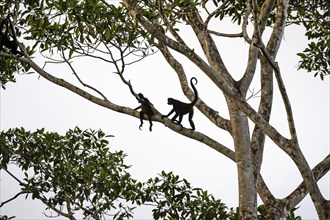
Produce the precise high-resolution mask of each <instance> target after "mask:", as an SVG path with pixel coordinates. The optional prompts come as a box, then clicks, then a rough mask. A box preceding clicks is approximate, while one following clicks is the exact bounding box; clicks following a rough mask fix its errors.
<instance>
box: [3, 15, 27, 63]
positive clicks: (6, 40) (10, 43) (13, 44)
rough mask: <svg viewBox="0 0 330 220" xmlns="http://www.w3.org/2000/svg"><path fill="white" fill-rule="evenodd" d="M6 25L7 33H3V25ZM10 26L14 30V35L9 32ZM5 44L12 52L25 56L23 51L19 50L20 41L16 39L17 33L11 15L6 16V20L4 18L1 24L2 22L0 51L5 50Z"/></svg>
mask: <svg viewBox="0 0 330 220" xmlns="http://www.w3.org/2000/svg"><path fill="white" fill-rule="evenodd" d="M4 26H5V33H3V32H2V31H3V27H4ZM9 26H10V29H11V32H12V36H10V33H9ZM10 37H11V38H13V40H10ZM3 46H5V47H6V48H8V49H9V50H10V51H11V53H13V54H15V55H17V56H23V53H22V52H20V51H18V50H17V49H18V46H19V45H18V42H17V39H16V34H15V30H14V27H13V24H12V23H11V21H10V18H9V15H8V16H7V18H5V19H4V20H2V22H1V24H0V51H4V52H5V50H4V48H3Z"/></svg>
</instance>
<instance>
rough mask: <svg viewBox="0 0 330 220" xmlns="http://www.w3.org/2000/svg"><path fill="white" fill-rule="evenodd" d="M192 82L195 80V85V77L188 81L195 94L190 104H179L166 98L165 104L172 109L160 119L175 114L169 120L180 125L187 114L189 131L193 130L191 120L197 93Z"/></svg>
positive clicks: (177, 101)
mask: <svg viewBox="0 0 330 220" xmlns="http://www.w3.org/2000/svg"><path fill="white" fill-rule="evenodd" d="M193 80H195V85H196V84H197V82H198V81H197V79H196V78H195V77H192V78H191V79H190V85H191V87H192V88H193V90H194V92H195V97H194V100H193V101H192V102H191V103H184V102H181V101H179V100H176V99H173V98H168V99H167V104H168V105H172V106H173V109H172V110H171V111H170V112H169V113H168V114H167V115H166V116H165V115H163V116H162V118H164V117H169V116H170V115H171V114H172V113H173V112H175V114H174V116H173V118H172V119H171V120H172V121H173V122H176V123H178V124H180V125H181V121H182V118H183V116H184V115H185V114H188V113H189V116H188V117H189V123H190V126H191V129H192V130H195V124H194V122H193V120H192V118H193V116H194V105H195V104H196V102H197V100H198V92H197V89H196V87H195V85H194V83H193ZM177 117H179V120H178V121H176V118H177ZM181 127H182V125H181ZM181 130H182V129H181Z"/></svg>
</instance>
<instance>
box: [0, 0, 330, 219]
mask: <svg viewBox="0 0 330 220" xmlns="http://www.w3.org/2000/svg"><path fill="white" fill-rule="evenodd" d="M310 6H312V7H310ZM32 9H33V10H32ZM305 9H308V10H305ZM9 11H10V12H12V14H13V16H11V17H12V22H13V23H14V24H17V26H18V27H20V28H19V29H18V30H17V31H16V35H17V36H18V37H20V36H23V37H24V38H25V39H26V40H28V42H29V43H30V45H31V46H28V47H25V46H24V45H23V44H20V48H21V50H22V51H23V53H24V56H23V57H18V56H15V55H13V54H10V53H7V52H1V53H0V55H1V64H2V65H1V68H2V69H1V73H2V74H1V82H2V86H3V87H4V86H5V83H7V82H8V81H13V80H14V77H13V71H18V72H28V71H30V69H31V68H32V69H33V71H35V72H37V73H38V74H39V75H40V76H42V77H44V78H45V79H47V80H49V81H50V82H52V83H54V84H57V85H59V86H62V87H64V88H66V89H68V90H70V91H72V92H74V93H76V94H78V95H80V96H82V97H83V98H85V99H87V100H89V101H91V102H93V103H95V104H98V105H100V106H103V107H105V108H108V109H110V110H113V111H116V112H119V113H123V114H127V115H130V116H133V117H139V114H138V112H137V111H134V110H133V109H132V108H130V107H126V106H122V105H119V104H116V103H114V102H112V101H111V100H109V98H108V97H107V96H106V95H104V93H103V92H102V91H101V90H99V89H97V88H94V87H92V86H90V85H89V84H87V83H85V82H84V81H83V80H82V79H81V77H80V74H79V73H78V71H77V70H76V69H75V67H74V65H73V61H75V60H77V59H80V58H83V57H89V58H90V59H99V60H101V61H104V62H105V63H108V64H110V65H112V70H113V69H114V71H115V73H116V74H117V75H118V77H120V79H121V81H122V82H123V83H124V84H125V85H127V87H128V88H129V89H130V91H131V93H132V95H134V96H135V97H137V95H136V92H135V90H134V85H132V83H131V82H130V81H129V80H127V79H126V78H125V76H124V73H125V70H126V69H127V68H128V66H129V65H133V64H134V63H136V62H138V61H139V60H141V59H144V58H146V57H148V56H149V55H152V54H153V53H154V52H155V51H156V50H159V51H160V52H161V53H162V55H163V57H164V58H165V60H166V61H167V62H168V64H169V65H170V66H171V67H172V68H173V70H174V71H175V72H176V73H177V76H178V78H179V81H180V83H181V87H182V90H183V92H184V94H185V95H186V96H187V97H188V98H189V99H191V100H192V98H193V93H192V91H191V89H190V88H189V86H188V80H187V73H186V70H185V68H184V65H182V64H181V56H183V57H185V58H186V59H187V60H188V61H189V62H191V63H193V64H194V65H196V66H197V67H198V69H199V70H200V71H201V72H203V73H204V74H205V75H206V76H207V77H208V78H209V79H210V80H211V81H212V83H213V84H214V85H215V86H216V87H217V88H218V89H219V90H220V91H221V92H222V94H223V96H224V98H225V100H226V102H227V107H228V113H229V119H226V118H225V117H223V116H221V115H220V114H219V113H218V111H217V110H215V109H213V108H211V107H210V106H209V105H208V104H207V102H206V101H203V100H202V99H199V100H198V102H197V104H196V107H197V108H198V110H199V111H200V112H201V113H202V114H203V115H205V116H206V117H207V118H208V120H210V122H212V123H213V124H214V125H216V126H217V127H219V128H220V129H223V130H225V131H227V132H228V133H229V134H230V135H231V137H232V140H233V143H234V148H235V150H234V151H232V150H230V148H229V147H228V146H225V145H224V144H223V143H220V142H218V141H215V140H214V139H212V138H210V137H209V136H207V134H206V133H202V132H199V131H191V130H189V129H182V130H181V127H180V126H178V125H177V124H176V123H173V122H172V121H171V120H168V119H163V118H162V117H161V116H162V115H161V114H160V113H159V111H158V110H157V109H156V108H154V109H153V110H154V112H155V114H154V116H153V120H154V121H157V122H159V123H163V124H164V125H166V126H167V127H168V128H169V129H171V130H173V131H175V132H177V133H178V134H181V135H184V136H186V137H188V138H192V139H195V140H197V141H199V142H201V143H203V144H205V145H207V146H209V147H210V148H212V149H215V150H216V151H218V152H219V153H221V154H223V155H225V156H227V157H228V158H229V159H231V160H233V161H234V162H235V163H236V164H237V171H238V183H239V212H240V213H239V216H240V219H257V195H259V196H260V197H261V199H262V200H263V202H264V204H265V208H266V210H267V215H268V218H273V219H277V218H280V217H283V216H285V214H286V212H287V210H291V209H293V208H294V207H295V206H296V205H297V204H298V203H299V202H300V201H301V200H302V199H303V198H304V197H305V196H306V194H307V193H308V194H309V195H310V196H311V198H312V201H313V203H314V206H315V209H316V210H317V213H318V215H319V218H320V219H329V213H327V210H329V208H330V207H329V206H330V203H329V201H327V200H326V199H325V198H324V197H323V195H322V194H321V192H320V189H319V187H318V185H317V181H318V180H319V179H320V178H321V177H322V176H324V175H325V174H326V173H327V172H328V171H329V169H330V156H329V155H328V156H326V157H325V159H324V160H322V161H321V162H320V163H319V164H318V165H317V166H316V167H314V168H313V169H311V168H310V166H309V165H308V163H307V160H306V158H305V156H304V155H303V153H302V152H301V149H300V146H299V142H298V136H297V132H296V128H295V123H294V120H293V114H292V109H291V104H290V101H289V98H288V95H287V92H286V88H285V85H284V82H283V79H282V76H281V74H282V72H281V69H280V64H278V63H277V62H276V55H277V52H278V49H279V48H280V45H281V40H282V38H283V34H284V30H285V27H286V26H287V25H289V24H293V23H294V24H302V25H303V26H305V27H306V29H307V31H306V35H307V36H308V37H309V39H312V40H314V41H316V42H313V41H312V42H311V43H310V44H309V48H307V49H306V50H305V51H303V52H302V53H299V54H298V55H299V56H300V57H301V58H302V60H301V62H300V66H299V68H306V69H307V71H310V72H314V73H315V75H320V77H321V78H322V79H323V78H324V76H325V75H327V74H329V71H328V69H329V68H328V66H329V59H328V58H327V56H324V54H327V53H328V51H329V42H330V41H329V34H327V33H329V25H328V24H329V7H328V3H327V2H326V1H313V3H312V4H309V3H305V2H304V1H295V2H289V1H280V0H279V1H274V0H265V1H255V0H253V1H231V0H224V1H180V0H175V1H157V0H156V1H147V0H146V1H130V0H124V1H122V3H119V2H118V3H117V2H115V3H112V2H111V1H105V0H103V1H97V0H94V1H93V0H87V1H74V0H67V1H43V0H41V1H22V3H21V4H18V2H6V3H3V7H2V8H1V15H2V16H1V17H6V16H5V15H6V14H7V13H8V12H9ZM226 17H229V18H230V19H231V22H232V23H233V25H238V26H240V27H241V31H240V33H237V34H232V33H230V34H228V33H223V32H222V31H223V30H221V29H219V28H218V27H219V26H217V25H216V24H218V23H220V24H221V22H225V21H226V20H227V21H228V19H226ZM318 18H320V19H318ZM187 27H190V28H191V29H192V31H193V33H194V34H195V41H194V42H196V45H192V43H191V42H192V41H191V40H190V41H187V40H186V39H185V37H184V30H187V29H186V28H187ZM216 28H217V29H216ZM250 29H252V30H251V31H248V30H250ZM23 30H24V31H23ZM266 32H269V33H270V37H269V38H268V39H267V38H266V37H265V36H264V35H265V33H266ZM12 35H14V34H12ZM190 37H191V36H190ZM215 37H228V38H238V37H240V38H243V39H244V40H245V42H246V43H247V44H248V45H249V50H248V56H247V57H248V58H247V64H246V68H245V71H244V73H243V74H241V75H240V76H239V79H238V80H236V79H235V78H234V76H233V74H231V73H230V72H229V71H228V69H227V68H226V65H225V63H224V61H223V57H222V56H221V51H220V49H219V48H218V45H217V43H216V41H215V40H214V38H215ZM264 39H267V41H266V42H265V43H264V41H265V40H264ZM37 49H39V50H40V51H41V53H42V54H43V55H44V56H46V58H49V59H50V60H48V61H45V64H49V63H50V61H52V62H56V61H57V62H58V63H65V64H67V65H68V67H69V68H70V71H72V72H73V74H74V76H75V77H76V80H77V81H78V82H79V83H80V86H78V85H75V84H74V83H71V82H69V80H65V79H61V78H58V77H56V76H55V75H54V74H52V73H49V72H47V71H45V68H43V67H41V66H39V65H37V64H36V63H35V62H34V60H33V59H32V58H31V56H32V55H33V54H35V50H37ZM180 55H181V56H180ZM315 58H317V59H315ZM257 65H260V70H259V69H258V68H257ZM109 69H110V67H109ZM257 75H258V76H259V77H260V79H261V82H260V87H261V89H260V101H259V107H258V109H257V110H256V109H254V108H253V107H251V105H250V104H249V103H248V99H249V94H248V92H249V89H250V87H251V82H252V79H253V78H254V77H256V76H257ZM274 76H275V78H274ZM275 80H276V83H277V86H278V88H279V91H280V93H281V97H282V99H283V103H284V106H285V110H286V116H287V120H288V128H289V131H290V137H289V138H286V137H285V136H284V135H282V134H281V133H280V132H279V131H277V130H276V129H275V128H274V127H273V126H272V125H271V124H270V123H269V121H270V116H271V111H272V108H273V105H272V104H273V103H272V100H273V94H274V88H273V84H274V83H275ZM252 95H254V94H252ZM249 120H250V121H251V122H252V123H253V126H254V127H253V129H252V131H250V127H249ZM250 134H251V135H250ZM266 137H268V138H270V139H271V140H272V141H273V142H274V143H275V144H276V145H277V146H278V147H279V148H280V149H281V150H283V152H285V153H286V154H287V155H288V156H289V157H290V158H291V159H292V161H293V162H294V164H295V165H296V166H297V168H298V170H299V171H300V173H301V176H302V178H303V183H301V185H299V186H297V188H296V189H295V190H294V191H293V192H292V193H291V194H290V195H288V196H287V197H285V198H283V199H277V198H275V197H274V195H273V194H272V193H271V191H270V190H269V189H268V187H267V185H266V183H265V182H264V181H263V178H262V176H261V174H260V169H261V165H262V161H263V150H264V146H265V139H266Z"/></svg>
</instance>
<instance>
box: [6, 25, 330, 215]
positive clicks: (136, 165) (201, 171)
mask: <svg viewBox="0 0 330 220" xmlns="http://www.w3.org/2000/svg"><path fill="white" fill-rule="evenodd" d="M299 35H300V36H303V32H302V31H301V30H300V29H297V28H295V27H289V28H288V29H287V31H286V34H285V37H284V40H283V42H282V46H281V49H280V51H279V54H278V59H277V61H278V62H279V65H280V68H281V71H282V74H283V79H284V82H285V85H286V87H287V92H288V94H289V98H290V100H291V104H292V108H293V113H294V119H295V123H296V126H297V132H298V137H299V143H300V146H301V148H302V151H303V153H304V154H305V157H306V158H307V160H308V162H309V164H310V166H311V167H312V168H313V167H314V166H315V165H316V164H317V163H319V162H320V161H321V160H322V159H323V158H325V157H326V156H327V154H329V151H330V150H329V146H330V145H329V84H330V81H329V78H328V77H327V78H325V80H324V81H321V80H320V79H319V78H314V77H313V76H312V75H311V74H306V73H305V72H304V71H297V68H296V67H297V63H298V58H297V57H296V55H295V54H296V53H297V52H301V51H302V50H303V49H304V46H305V45H306V41H305V39H304V38H303V37H299ZM217 40H219V39H217ZM236 41H237V42H238V43H237V45H235V46H232V45H229V44H228V43H227V41H226V40H224V39H221V41H220V40H219V46H220V48H221V51H224V52H223V59H224V62H225V63H226V64H227V67H228V69H229V71H230V72H232V73H237V74H240V73H242V72H243V71H244V69H245V65H246V57H247V49H248V48H247V44H244V43H243V40H242V39H239V40H236ZM160 55H161V54H160V53H158V54H157V55H155V56H153V57H150V58H148V59H146V60H144V61H143V62H141V63H138V64H136V65H134V66H132V67H130V68H128V69H127V71H126V74H125V77H126V78H127V79H130V80H131V82H132V84H133V86H134V89H135V91H136V92H142V93H143V94H144V95H145V96H147V97H148V98H149V99H150V101H151V102H152V103H153V104H154V105H155V106H156V108H158V110H160V111H161V112H162V113H163V114H165V113H168V112H169V111H170V106H168V105H167V104H166V99H167V97H174V98H176V99H180V100H182V101H187V99H186V98H185V97H184V95H183V94H182V92H181V90H180V87H179V83H178V81H177V77H176V74H175V73H174V71H173V70H172V69H171V68H170V67H169V66H168V64H167V63H166V61H165V60H164V59H163V58H162V57H161V56H160ZM240 56H241V57H240ZM237 57H239V58H237ZM37 60H38V59H37ZM38 61H39V62H38V63H39V64H40V65H42V64H43V63H42V61H41V60H38ZM182 62H183V63H184V64H185V62H186V60H184V59H183V60H182ZM74 65H77V66H78V65H79V67H78V69H79V70H80V72H81V76H82V78H83V80H85V81H86V82H89V83H90V84H92V85H94V86H95V87H97V88H99V89H100V90H102V91H103V92H104V93H105V94H106V96H107V97H108V98H109V100H111V101H113V102H115V103H117V104H121V105H126V106H130V107H132V108H135V107H137V106H138V103H137V101H136V100H135V98H134V97H132V96H131V95H130V93H129V90H128V88H127V87H126V86H125V85H123V84H120V79H119V78H118V76H116V75H114V74H111V72H112V71H113V70H111V69H110V67H109V66H102V65H101V64H98V63H92V61H90V60H84V62H82V63H74ZM77 66H76V67H77ZM185 67H187V68H186V71H187V72H188V73H189V75H188V77H189V78H190V77H192V76H195V77H197V78H198V84H197V86H196V87H197V89H198V91H199V95H200V98H202V99H203V100H204V101H206V102H207V103H208V104H209V105H210V106H211V107H213V108H214V109H216V110H218V111H219V112H220V114H221V115H222V116H224V117H226V118H228V112H227V109H226V103H225V101H224V99H223V97H222V95H221V92H219V91H218V90H217V88H216V87H215V86H213V85H211V81H210V80H209V79H208V78H207V77H205V76H204V75H203V73H201V72H200V71H199V70H198V69H197V68H196V67H194V66H193V65H188V64H185ZM46 69H47V70H48V71H49V72H50V73H52V74H55V75H56V76H60V77H63V78H64V77H65V78H67V77H69V78H70V79H72V75H70V73H69V71H68V68H67V67H57V66H55V65H52V66H50V65H48V66H47V67H46ZM234 75H235V74H234ZM275 87H276V86H275ZM259 88H260V85H259V83H258V78H256V79H255V80H254V83H253V86H252V88H251V89H255V90H258V89H259ZM0 95H1V100H0V104H1V109H0V110H1V112H0V120H1V121H0V126H1V127H0V128H1V130H7V129H9V128H13V127H24V128H26V129H27V130H32V131H34V130H36V129H38V128H42V127H44V128H46V130H48V131H57V132H59V133H61V134H63V133H65V132H66V131H67V130H68V129H70V128H74V127H75V126H79V127H80V128H82V129H87V128H92V129H102V130H103V131H105V132H106V133H109V134H112V135H114V136H115V137H114V138H112V139H110V145H111V149H112V150H114V151H115V150H123V151H124V152H126V153H127V154H128V157H127V158H126V164H130V165H132V168H131V169H130V172H131V174H132V175H133V177H134V178H137V179H138V180H139V181H146V180H147V179H148V178H150V177H155V176H156V175H157V174H158V173H160V172H161V171H162V170H165V171H174V173H175V174H178V175H180V177H181V178H186V179H187V180H189V181H190V182H191V183H192V185H193V186H194V187H201V188H203V189H207V190H208V191H209V192H210V193H212V194H213V195H215V196H216V197H217V198H220V199H221V200H222V201H223V202H224V203H226V204H227V205H228V206H229V207H236V206H237V202H238V190H237V176H236V175H237V172H236V165H235V164H234V163H233V162H232V161H231V160H229V159H228V158H226V157H224V156H223V155H221V154H219V153H217V152H216V151H214V150H212V149H210V148H209V147H207V146H205V145H203V144H201V143H199V142H196V141H194V140H190V139H188V138H186V137H183V136H180V135H178V134H176V133H175V132H172V131H171V130H169V129H167V128H166V127H165V126H164V125H162V124H159V123H154V127H153V132H149V130H148V122H147V121H145V124H144V127H143V129H142V131H140V130H139V129H138V126H139V123H140V122H139V119H136V118H133V117H129V116H127V115H121V114H119V113H116V112H112V111H110V110H108V109H105V108H103V107H100V106H97V105H95V104H93V103H90V102H88V101H86V100H84V99H83V98H81V97H79V96H77V95H75V94H73V93H71V92H69V91H66V90H65V89H63V88H61V87H59V86H56V85H53V84H51V83H49V82H48V81H46V80H45V79H42V78H38V75H37V74H31V75H18V76H17V83H16V84H9V85H8V86H7V89H6V90H1V94H0ZM258 101H259V100H258V99H251V100H250V101H249V102H250V104H251V105H252V106H255V107H256V106H257V103H258ZM194 122H195V125H196V130H197V131H201V132H204V133H206V134H207V135H208V136H210V137H212V138H214V139H215V140H217V141H219V142H221V143H223V144H225V145H226V146H228V147H229V148H231V149H233V146H232V140H231V139H230V137H229V135H228V134H227V133H226V132H224V131H223V130H221V129H219V128H217V127H215V126H213V125H212V124H211V123H210V122H208V121H207V120H206V119H205V117H204V116H203V115H202V114H200V113H199V112H198V111H195V116H194ZM271 123H272V125H274V126H275V128H276V129H278V130H279V131H280V133H282V134H283V135H286V136H287V137H288V128H287V120H286V115H285V112H284V109H283V103H282V102H281V99H280V94H279V93H278V92H276V94H275V97H274V107H273V112H272V118H271ZM183 125H184V126H185V127H188V126H189V123H188V120H187V118H186V117H184V119H183ZM262 175H263V177H264V179H265V181H266V183H267V185H268V186H269V188H270V189H271V191H272V192H273V193H274V195H275V196H276V197H278V198H282V197H284V196H287V195H288V194H289V193H290V192H292V190H293V189H295V188H296V187H297V185H298V184H300V183H301V180H302V178H301V176H300V174H299V171H298V170H297V168H296V167H295V165H294V164H293V162H292V161H291V160H290V159H289V157H288V156H287V155H286V154H284V153H283V152H282V151H281V150H280V149H279V148H278V147H276V146H275V145H274V144H272V142H271V141H269V140H268V141H267V142H266V147H265V156H264V161H263V164H262ZM0 181H1V182H0V184H1V195H0V196H1V201H3V200H5V199H8V198H10V197H11V196H13V195H15V194H16V193H17V192H18V187H15V184H16V183H15V182H14V181H12V180H10V178H9V177H8V176H7V175H6V174H5V173H3V172H1V179H0ZM318 184H319V186H320V188H321V191H322V193H323V195H324V196H325V197H326V198H327V199H329V197H330V195H329V194H330V192H329V185H330V178H329V173H328V174H327V175H326V176H325V177H324V178H322V179H321V180H320V181H319V182H318ZM299 206H300V208H299V210H298V211H297V213H298V214H300V215H302V217H303V219H317V215H316V212H315V211H314V208H313V205H312V203H311V200H310V198H309V197H306V199H304V201H303V202H302V203H301V204H300V205H299ZM18 207H19V208H18ZM42 211H43V206H41V205H40V203H38V202H36V201H31V200H25V199H24V197H22V198H19V199H17V200H15V201H14V202H11V203H10V204H8V205H6V206H4V207H3V208H2V209H1V214H6V215H8V216H12V215H15V216H17V218H18V219H28V218H30V219H43V218H44V217H43V216H42ZM146 218H150V213H148V214H146V211H145V210H144V209H143V210H141V209H139V210H137V213H136V219H146Z"/></svg>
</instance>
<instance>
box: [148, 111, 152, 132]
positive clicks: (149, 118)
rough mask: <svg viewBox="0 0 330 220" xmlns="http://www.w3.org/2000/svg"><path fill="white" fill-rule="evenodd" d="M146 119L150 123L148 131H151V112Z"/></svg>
mask: <svg viewBox="0 0 330 220" xmlns="http://www.w3.org/2000/svg"><path fill="white" fill-rule="evenodd" d="M148 120H149V123H150V126H149V131H152V120H151V114H148Z"/></svg>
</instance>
